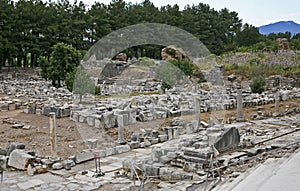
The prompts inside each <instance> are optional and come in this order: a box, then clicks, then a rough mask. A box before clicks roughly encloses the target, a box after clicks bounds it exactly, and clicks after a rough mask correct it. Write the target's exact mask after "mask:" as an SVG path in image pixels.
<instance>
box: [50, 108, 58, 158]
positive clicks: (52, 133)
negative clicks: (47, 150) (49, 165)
mask: <svg viewBox="0 0 300 191" xmlns="http://www.w3.org/2000/svg"><path fill="white" fill-rule="evenodd" d="M49 119H50V121H49V122H50V141H51V155H52V157H57V138H56V116H55V112H51V113H50V118H49Z"/></svg>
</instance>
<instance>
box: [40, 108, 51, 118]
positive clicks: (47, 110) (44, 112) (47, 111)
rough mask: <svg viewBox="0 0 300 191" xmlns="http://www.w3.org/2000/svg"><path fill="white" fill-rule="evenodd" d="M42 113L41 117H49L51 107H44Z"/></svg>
mask: <svg viewBox="0 0 300 191" xmlns="http://www.w3.org/2000/svg"><path fill="white" fill-rule="evenodd" d="M42 112H43V115H45V116H49V115H50V112H51V107H50V106H44V108H43V111H42Z"/></svg>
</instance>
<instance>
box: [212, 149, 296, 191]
mask: <svg viewBox="0 0 300 191" xmlns="http://www.w3.org/2000/svg"><path fill="white" fill-rule="evenodd" d="M299 178H300V149H298V151H297V152H295V153H294V154H292V155H291V156H290V157H288V158H285V157H284V158H280V159H274V158H270V159H268V160H267V161H266V162H264V163H263V164H261V165H259V166H258V167H257V168H255V169H254V170H252V171H249V172H246V173H245V174H244V175H241V176H240V177H238V178H237V179H235V180H234V181H233V182H232V183H231V184H227V185H223V186H220V187H218V188H217V189H215V190H219V191H283V190H288V191H298V190H299V187H300V181H299Z"/></svg>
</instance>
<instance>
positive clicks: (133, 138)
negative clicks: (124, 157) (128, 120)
mask: <svg viewBox="0 0 300 191" xmlns="http://www.w3.org/2000/svg"><path fill="white" fill-rule="evenodd" d="M139 138H140V135H139V134H138V133H133V134H132V135H131V141H133V142H135V141H138V140H139Z"/></svg>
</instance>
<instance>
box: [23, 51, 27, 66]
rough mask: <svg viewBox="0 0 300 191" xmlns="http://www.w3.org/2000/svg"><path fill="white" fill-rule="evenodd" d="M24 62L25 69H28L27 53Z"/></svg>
mask: <svg viewBox="0 0 300 191" xmlns="http://www.w3.org/2000/svg"><path fill="white" fill-rule="evenodd" d="M23 62H24V69H25V68H27V67H28V60H27V55H26V53H24V56H23Z"/></svg>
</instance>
